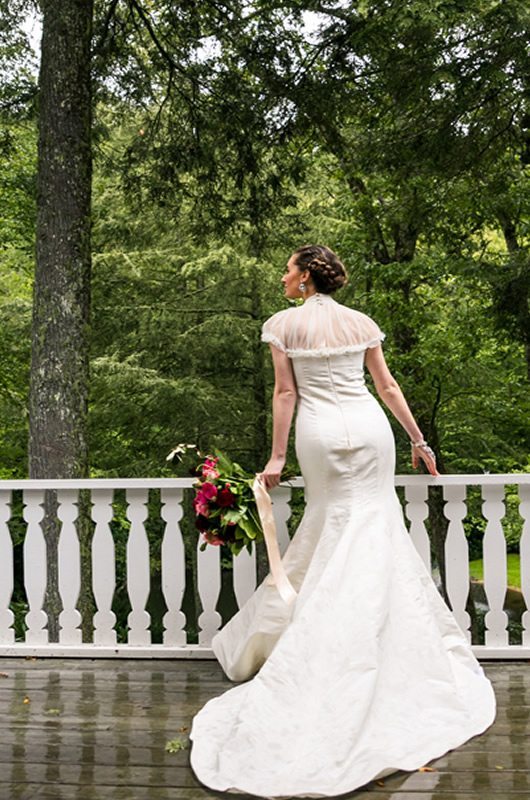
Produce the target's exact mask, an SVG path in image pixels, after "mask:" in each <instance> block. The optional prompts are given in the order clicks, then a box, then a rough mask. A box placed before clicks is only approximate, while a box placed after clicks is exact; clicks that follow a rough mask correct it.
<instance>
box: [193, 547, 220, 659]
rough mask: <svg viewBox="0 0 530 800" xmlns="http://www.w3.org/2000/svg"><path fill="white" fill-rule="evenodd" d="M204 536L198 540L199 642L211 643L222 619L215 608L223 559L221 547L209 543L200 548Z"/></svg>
mask: <svg viewBox="0 0 530 800" xmlns="http://www.w3.org/2000/svg"><path fill="white" fill-rule="evenodd" d="M201 543H202V537H199V540H198V542H197V548H198V549H197V590H198V592H199V597H200V599H201V605H202V609H203V610H202V613H201V614H200V615H199V619H198V622H199V644H204V645H209V644H210V643H211V641H212V637H213V635H214V633H216V632H217V631H218V630H219V627H220V625H221V622H222V619H221V615H220V614H219V613H218V612H217V611H216V610H215V607H216V605H217V601H218V599H219V592H220V591H221V559H220V550H219V547H216V546H215V545H211V544H209V545H207V546H206V549H205V550H200V545H201Z"/></svg>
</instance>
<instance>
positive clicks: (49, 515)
mask: <svg viewBox="0 0 530 800" xmlns="http://www.w3.org/2000/svg"><path fill="white" fill-rule="evenodd" d="M41 10H42V14H43V27H42V45H41V48H42V52H41V66H40V75H39V150H38V176H37V206H38V211H37V233H36V269H35V284H34V297H33V321H32V343H31V344H32V352H31V377H30V398H29V413H30V439H29V474H30V477H31V478H78V477H85V476H86V475H87V474H88V453H87V441H86V417H87V397H88V325H89V307H90V197H91V171H92V160H91V103H92V101H91V80H90V46H91V34H92V16H93V3H92V0H62V1H61V2H60V3H57V2H54V0H41ZM79 505H80V517H79V525H78V529H79V532H80V537H81V547H82V550H86V542H85V541H84V539H86V537H87V536H89V535H90V526H89V524H88V523H87V510H86V503H84V502H80V504H79ZM45 506H46V516H45V520H44V534H45V538H46V544H47V559H48V576H49V577H48V587H47V592H46V600H45V607H46V611H47V613H48V629H49V633H50V639H51V640H52V641H56V640H57V638H58V628H59V626H58V614H59V612H60V610H61V608H60V606H61V603H60V597H59V593H58V585H57V579H58V574H57V540H58V534H59V525H58V522H57V519H56V515H55V509H56V499H55V498H54V496H53V493H51V492H48V493H47V497H46V503H45ZM85 563H86V561H85ZM83 572H84V574H83V593H84V594H86V592H87V575H86V568H85V569H84V571H83ZM88 585H89V584H88ZM81 605H82V602H81Z"/></svg>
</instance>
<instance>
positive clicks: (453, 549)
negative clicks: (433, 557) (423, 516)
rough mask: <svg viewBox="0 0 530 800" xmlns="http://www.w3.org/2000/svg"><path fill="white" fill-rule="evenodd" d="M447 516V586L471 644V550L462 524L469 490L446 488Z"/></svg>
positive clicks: (456, 612)
mask: <svg viewBox="0 0 530 800" xmlns="http://www.w3.org/2000/svg"><path fill="white" fill-rule="evenodd" d="M443 493H444V499H445V501H446V502H445V507H444V514H445V516H446V517H447V519H448V520H449V527H448V529H447V537H446V539H445V567H446V576H445V583H446V588H447V594H448V595H449V600H450V601H451V608H452V609H453V614H454V617H455V619H456V621H457V622H458V624H459V625H460V627H461V628H462V631H463V632H464V633H465V634H466V636H467V639H468V640H469V641H471V633H470V630H469V628H470V625H471V619H470V616H469V614H468V612H467V611H466V603H467V597H468V594H469V547H468V544H467V539H466V534H465V532H464V526H463V524H462V520H463V519H464V517H465V516H466V514H467V506H466V502H465V501H466V487H465V486H444V487H443Z"/></svg>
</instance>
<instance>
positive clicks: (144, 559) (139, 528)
mask: <svg viewBox="0 0 530 800" xmlns="http://www.w3.org/2000/svg"><path fill="white" fill-rule="evenodd" d="M147 499H148V490H147V489H127V503H128V505H127V519H129V520H130V522H131V529H130V531H129V538H128V539H127V591H128V593H129V599H130V601H131V607H132V611H131V612H130V614H129V616H128V618H127V623H128V625H129V635H128V637H127V642H128V643H129V644H137V645H145V644H151V632H150V631H149V630H148V628H149V623H150V622H151V618H150V616H149V614H148V613H147V611H146V610H145V606H146V605H147V600H148V598H149V588H150V575H149V567H150V565H149V540H148V538H147V533H146V531H145V527H144V522H145V520H146V519H147V508H146V507H145V504H146V503H147Z"/></svg>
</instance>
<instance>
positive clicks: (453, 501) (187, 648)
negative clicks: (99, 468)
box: [0, 474, 530, 659]
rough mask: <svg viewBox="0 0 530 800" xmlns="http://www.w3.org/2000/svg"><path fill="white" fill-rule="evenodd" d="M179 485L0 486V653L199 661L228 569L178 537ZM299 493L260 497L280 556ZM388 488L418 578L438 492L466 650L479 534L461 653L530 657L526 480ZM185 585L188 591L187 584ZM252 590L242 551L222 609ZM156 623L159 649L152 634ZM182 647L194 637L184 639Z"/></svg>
mask: <svg viewBox="0 0 530 800" xmlns="http://www.w3.org/2000/svg"><path fill="white" fill-rule="evenodd" d="M191 485H192V479H191V478H190V479H182V478H176V479H173V478H160V479H141V478H132V479H88V480H6V481H0V655H2V656H6V655H35V656H58V657H65V656H76V657H79V656H87V657H90V658H94V657H98V656H102V657H128V658H130V657H141V658H180V657H184V658H187V657H202V658H204V657H210V656H211V655H212V653H211V649H210V642H211V639H212V636H213V635H214V633H215V632H216V631H217V630H218V629H219V628H220V627H221V625H222V622H223V617H222V614H221V613H220V611H219V600H220V595H221V588H222V587H221V584H222V581H223V589H225V588H226V575H227V574H228V575H230V570H229V569H228V570H227V569H226V566H227V565H226V564H225V569H224V570H222V569H221V553H220V550H219V548H216V547H207V548H206V549H205V550H204V551H201V550H200V549H199V548H198V546H197V544H196V543H195V537H194V536H193V534H190V533H189V532H188V534H187V537H186V536H183V534H182V531H181V527H182V522H183V514H184V504H183V501H184V494H185V492H188V493H189V490H190V488H191ZM302 487H303V481H302V479H301V478H298V479H296V480H295V481H291V482H290V486H281V487H279V488H278V489H276V490H274V491H273V493H272V496H273V505H274V514H275V519H276V525H277V530H278V538H279V542H280V548H281V550H282V551H284V550H285V548H286V547H287V545H288V542H289V532H288V522H289V518H290V515H291V508H290V499H291V494H292V489H294V490H299V489H301V488H302ZM396 487H397V488H398V493H400V494H401V495H402V500H403V503H404V510H405V517H406V519H407V521H408V523H409V528H410V535H411V537H412V540H413V542H414V544H415V546H416V548H417V550H418V552H419V553H420V555H421V557H422V558H423V560H424V562H425V563H426V565H427V567H428V568H429V569H431V544H430V539H429V533H428V527H427V526H428V525H429V504H428V498H429V492H430V491H432V490H433V487H441V489H440V490H438V491H441V493H442V504H443V514H444V516H445V518H446V520H447V535H446V538H445V544H444V548H445V564H446V582H445V585H446V590H447V595H448V598H449V601H450V604H451V607H452V610H453V613H454V615H455V617H456V619H457V621H458V623H459V624H460V626H461V628H462V629H463V630H464V631H466V633H467V636H468V638H469V640H470V641H471V619H470V614H469V613H468V610H467V609H468V608H469V606H468V605H467V603H468V595H469V591H470V575H469V549H468V538H467V537H466V526H468V525H470V526H474V528H475V529H478V530H479V531H481V530H483V537H482V556H483V577H484V580H483V587H482V589H481V591H482V593H483V597H482V605H483V607H484V609H485V615H484V637H483V642H480V643H476V642H473V649H474V651H475V653H476V655H477V656H479V657H483V658H503V659H504V658H530V613H529V611H528V610H525V609H529V608H530V475H529V474H511V475H487V474H484V475H444V476H441V477H439V478H431V477H430V476H419V475H398V476H397V477H396ZM46 490H54V491H55V492H56V498H57V518H58V520H59V526H60V535H59V539H58V554H57V555H58V557H57V572H58V592H59V596H60V600H61V604H62V610H61V611H60V613H59V625H58V628H59V635H58V641H57V642H50V641H49V635H48V630H47V624H48V619H47V614H46V613H45V611H44V609H43V606H44V600H45V592H46V587H47V582H48V574H47V558H46V555H47V553H46V541H45V537H44V532H43V527H42V524H43V518H44V513H45V511H44V500H45V491H46ZM80 490H86V491H87V492H89V493H90V503H89V504H88V508H89V509H90V512H89V513H90V520H91V525H92V526H93V532H91V535H90V547H89V553H88V558H89V559H90V562H91V575H92V585H91V587H90V588H91V593H92V598H93V605H94V608H95V609H96V610H95V613H94V614H93V617H92V619H91V620H90V623H91V624H90V626H89V627H90V629H91V630H93V635H91V640H90V641H82V638H83V637H82V630H81V624H82V619H81V614H80V612H79V610H78V599H79V595H80V590H81V547H80V541H79V536H78V527H77V517H78V513H79V509H78V498H79V492H80ZM117 493H121V495H122V496H123V498H124V499H123V509H124V511H125V514H122V515H121V523H120V524H121V526H122V528H121V530H122V532H124V535H125V541H123V542H122V545H123V549H124V552H123V554H122V562H121V566H122V572H123V581H124V583H125V587H122V588H124V591H126V594H127V598H128V614H127V622H126V626H125V628H124V630H122V631H121V633H120V636H118V631H117V630H116V622H117V620H116V613H115V611H114V610H113V599H114V597H115V592H116V589H117V574H118V571H117V565H118V562H117V555H116V549H117V542H116V538H115V535H114V532H113V531H115V525H116V507H115V495H116V494H117ZM150 493H151V494H150ZM153 495H156V498H157V503H155V506H156V507H157V509H158V511H157V513H156V517H157V518H156V520H154V522H155V523H156V524H157V525H158V530H159V532H160V537H159V541H158V542H157V544H156V549H157V558H158V562H157V563H158V564H159V567H158V573H157V574H158V575H159V577H160V581H159V587H158V589H159V595H160V597H161V598H162V611H163V613H162V611H161V612H160V614H159V617H160V618H159V619H158V620H157V619H155V616H156V614H154V613H150V612H149V611H148V610H147V607H148V600H149V597H150V592H151V589H152V586H151V579H152V574H153V573H152V569H151V556H152V554H153V553H152V551H153V546H154V545H153V540H152V535H151V538H150V534H149V530H150V529H149V525H150V524H152V523H153V516H152V514H153V512H152V508H153V504H152V502H151V503H150V498H151V500H152V497H153ZM187 500H188V498H187V497H186V502H187ZM507 500H508V503H507V502H506V501H507ZM148 504H149V507H150V508H151V514H149V512H148ZM507 514H508V517H509V519H508V517H507V516H506V515H507ZM471 517H472V518H471ZM505 518H506V520H507V522H506V524H507V525H508V526H509V536H510V538H511V540H513V539H514V537H515V539H517V538H519V536H520V541H519V553H520V592H518V594H519V599H520V602H521V604H522V609H523V610H522V612H521V613H520V615H519V619H518V621H517V625H516V627H517V626H518V629H519V635H518V636H515V637H514V636H513V635H512V636H511V635H510V631H509V624H508V623H509V614H508V610H507V608H506V598H507V589H508V578H507V541H506V536H505V529H504V527H503V520H504V519H505ZM13 528H16V529H17V531H18V543H15V539H16V538H17V537H16V536H15V535H14V534H13V530H12V529H13ZM479 538H480V535H479ZM186 541H187V545H186V544H185V543H186ZM190 541H192V549H193V554H192V555H193V559H192V564H191V566H190V563H189V558H188V559H186V552H187V553H188V556H189V546H190V545H189V542H190ZM186 547H187V550H186ZM15 554H16V558H15ZM223 576H224V577H223ZM190 581H192V582H193V584H194V585H193V587H190V585H189V584H190ZM21 583H22V584H23V586H22V585H20V584H21ZM256 585H257V578H256V554H255V552H253V553H252V554H249V553H247V552H246V551H243V552H242V553H241V554H240V555H239V556H238V557H237V558H235V559H234V560H233V568H232V571H231V586H230V591H231V592H232V605H233V606H234V603H235V606H241V605H242V604H243V603H244V602H245V601H246V599H247V598H248V597H249V596H250V595H251V594H252V592H253V591H254V589H255V588H256ZM190 591H191V592H192V594H193V596H194V597H195V605H194V608H195V609H196V611H197V613H196V618H195V619H194V620H191V621H190V619H188V616H189V614H186V613H184V611H185V605H186V604H185V603H184V606H183V600H184V599H185V594H186V595H187V596H190V595H189V593H190ZM21 595H23V596H24V600H23V602H22V603H21V602H20V601H19V602H18V603H17V604H15V603H14V602H13V601H14V598H15V597H20V596H21ZM15 606H16V607H15ZM21 607H22V608H21ZM164 609H165V610H164ZM183 609H184V610H183ZM233 610H234V608H232V611H233ZM16 613H17V614H18V624H17V620H16V618H15V617H16ZM21 615H22V618H23V622H22V624H20V618H21ZM225 616H226V615H225ZM190 622H191V624H192V627H193V626H195V631H194V636H192V635H190ZM156 625H158V630H159V634H158V638H159V640H160V641H159V642H156V641H154V639H156V637H153V630H154V628H155V627H156ZM17 629H18V634H17V633H16V630H17ZM192 638H195V641H194V642H193V641H192ZM121 640H123V641H121Z"/></svg>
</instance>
